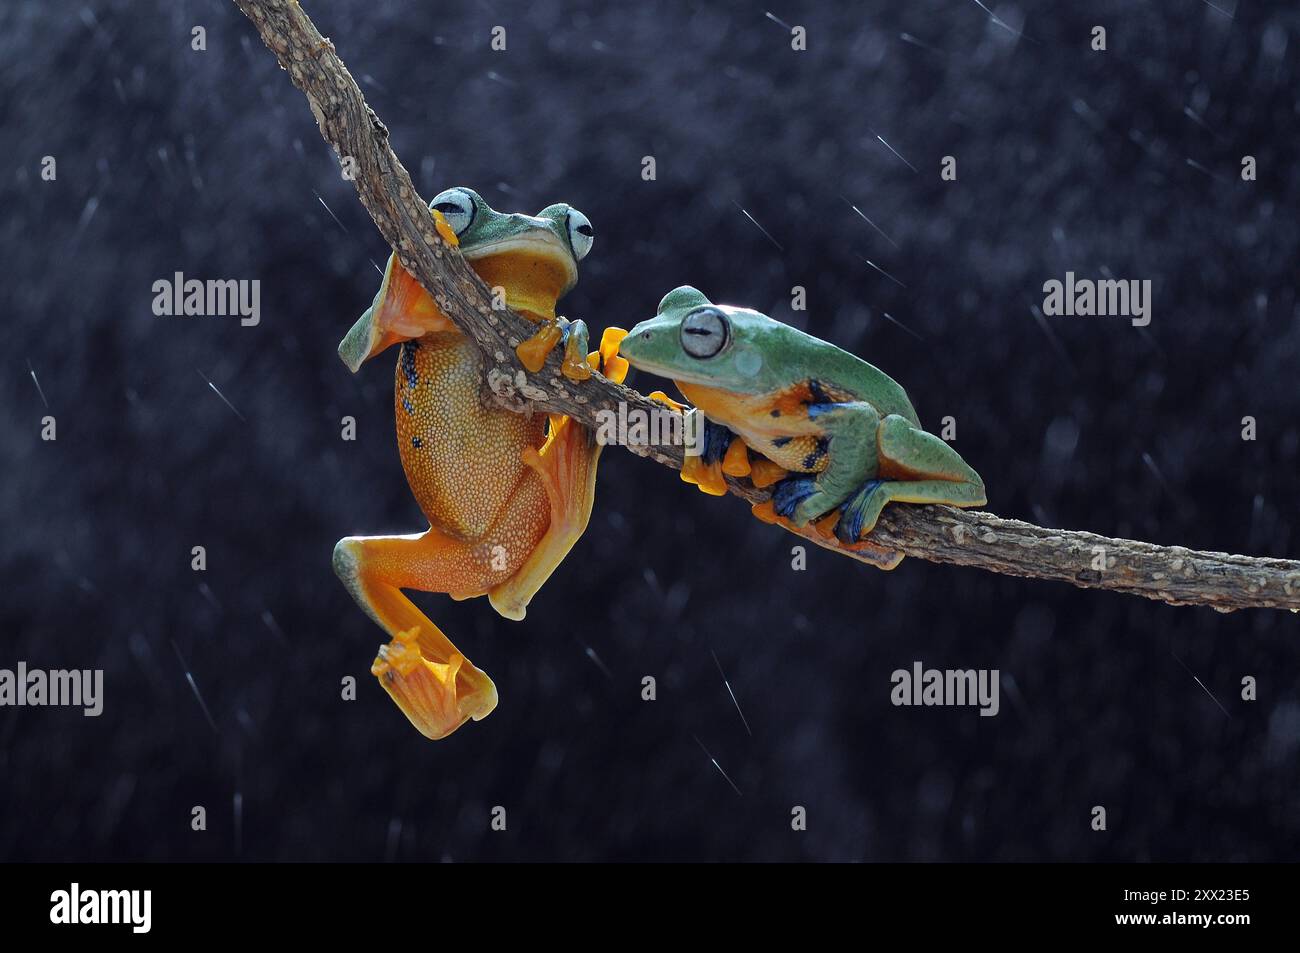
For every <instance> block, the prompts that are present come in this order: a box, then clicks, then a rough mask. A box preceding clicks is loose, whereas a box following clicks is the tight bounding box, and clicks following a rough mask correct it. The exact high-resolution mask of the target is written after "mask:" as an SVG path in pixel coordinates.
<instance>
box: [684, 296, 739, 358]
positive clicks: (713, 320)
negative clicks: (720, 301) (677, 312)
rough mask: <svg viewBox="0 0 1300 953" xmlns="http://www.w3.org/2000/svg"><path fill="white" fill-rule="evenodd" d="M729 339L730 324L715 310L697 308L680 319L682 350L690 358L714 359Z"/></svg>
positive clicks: (723, 315) (725, 317) (724, 316)
mask: <svg viewBox="0 0 1300 953" xmlns="http://www.w3.org/2000/svg"><path fill="white" fill-rule="evenodd" d="M730 338H731V323H730V322H729V321H728V320H727V316H726V315H725V314H723V313H722V312H721V311H719V310H718V309H717V308H697V309H695V310H694V311H692V312H691V313H690V314H688V315H687V316H686V317H684V318H683V319H682V331H681V339H682V350H683V351H685V352H686V353H687V354H689V355H690V356H691V357H698V358H709V357H715V356H717V355H718V354H720V353H721V352H722V349H723V348H725V347H726V346H727V342H728V341H729V340H730Z"/></svg>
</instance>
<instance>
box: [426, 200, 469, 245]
mask: <svg viewBox="0 0 1300 953" xmlns="http://www.w3.org/2000/svg"><path fill="white" fill-rule="evenodd" d="M429 208H431V209H436V210H437V211H439V212H441V213H442V217H443V218H445V219H446V220H447V224H448V225H450V226H451V230H452V231H453V232H455V233H456V236H457V237H460V236H461V235H463V234H465V229H467V228H469V226H470V223H472V222H473V221H474V211H475V209H474V200H473V199H472V198H470V196H469V193H468V192H467V191H465V190H464V189H448V190H447V191H446V192H439V193H438V194H437V195H435V196H434V197H433V201H432V202H430V203H429Z"/></svg>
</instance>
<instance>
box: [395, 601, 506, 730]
mask: <svg viewBox="0 0 1300 953" xmlns="http://www.w3.org/2000/svg"><path fill="white" fill-rule="evenodd" d="M419 636H420V629H419V627H418V626H417V627H413V628H410V629H407V630H405V631H403V632H398V633H397V634H396V635H395V636H393V639H392V641H391V642H389V643H388V644H387V645H384V646H381V647H380V649H379V654H378V655H377V656H375V661H374V664H372V665H371V666H370V673H371V674H372V675H374V676H375V677H376V678H378V679H379V684H380V685H382V686H383V687H384V691H386V692H388V694H389V697H391V698H392V699H393V701H394V702H396V703H397V706H398V707H399V708H401V709H402V712H403V714H405V715H406V717H407V718H408V719H410V722H411V724H413V725H414V726H415V727H416V728H417V729H418V730H419V731H420V733H421V734H422V735H424V736H425V737H426V738H429V739H431V740H433V741H437V740H438V739H439V738H445V737H447V735H449V734H451V733H452V732H453V731H455V730H456V729H457V728H459V727H460V726H461V725H463V724H465V722H467V721H469V720H470V719H471V718H472V719H473V720H474V721H479V720H480V719H483V718H486V717H487V716H488V715H489V714H491V712H492V710H493V709H494V708H496V706H497V689H496V686H495V685H494V684H492V679H490V678H488V677H487V675H486V674H485V673H483V672H482V671H480V670H479V669H477V668H475V667H474V666H473V665H472V664H470V662H469V660H468V659H466V658H465V656H464V655H461V654H460V653H459V652H455V653H453V654H452V655H451V656H450V657H449V658H448V659H447V661H445V662H435V661H430V660H429V659H427V658H425V657H424V655H423V654H422V653H421V651H420V644H419Z"/></svg>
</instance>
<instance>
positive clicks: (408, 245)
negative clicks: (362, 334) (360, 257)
mask: <svg viewBox="0 0 1300 953" xmlns="http://www.w3.org/2000/svg"><path fill="white" fill-rule="evenodd" d="M234 2H235V3H236V5H237V6H238V7H239V8H240V10H242V11H243V13H244V14H245V15H246V16H247V17H248V18H249V19H250V20H251V21H252V23H253V25H254V26H255V27H256V29H257V31H258V33H259V34H260V35H261V37H262V39H263V41H264V42H265V43H266V45H267V47H269V48H270V49H271V51H272V52H274V53H275V55H276V57H277V58H278V60H279V62H280V65H281V66H282V67H283V68H284V69H285V70H287V71H288V73H289V76H290V78H291V79H292V80H293V83H294V85H295V86H297V87H298V89H300V90H302V92H303V93H304V94H305V95H306V97H307V101H308V104H309V105H310V106H311V110H312V113H313V114H314V115H315V117H316V123H317V125H318V126H319V127H320V132H321V135H322V136H323V137H324V139H325V141H326V142H328V143H329V144H330V145H332V146H333V147H334V149H335V151H336V152H337V153H338V154H339V156H340V160H342V158H343V157H351V158H352V159H353V160H354V162H355V170H356V172H355V178H354V179H353V181H354V184H355V185H356V187H357V192H358V194H359V195H360V197H361V201H362V203H363V204H364V205H365V207H366V209H367V211H369V213H370V216H371V218H373V219H374V222H375V225H376V226H378V228H379V231H380V234H382V235H383V236H384V240H385V241H386V242H388V244H389V245H391V246H392V247H393V249H394V250H395V251H396V253H397V257H398V259H399V260H400V261H401V263H402V265H403V266H404V267H405V268H406V270H407V271H409V272H410V273H411V274H412V275H413V276H414V277H415V278H416V279H417V280H418V281H419V282H420V284H421V285H423V286H424V288H425V289H427V290H428V291H429V293H430V294H432V295H433V297H434V299H435V300H436V301H437V302H438V306H439V307H440V308H442V310H443V311H444V312H445V313H446V314H447V315H448V316H449V317H450V318H451V319H452V320H453V321H455V322H456V324H457V326H459V327H460V328H461V329H462V330H463V331H464V332H465V333H466V334H468V335H469V336H470V337H471V338H472V339H473V340H474V341H475V342H476V343H477V344H478V346H479V348H480V349H481V350H482V352H483V355H484V358H485V360H484V374H485V379H484V387H485V388H486V389H487V390H489V391H490V392H491V394H492V396H493V398H494V399H495V400H496V401H497V402H498V403H501V404H502V405H503V406H506V407H509V408H511V409H513V410H517V411H520V412H552V413H563V414H567V415H569V416H571V417H573V418H575V419H576V420H579V421H581V422H583V423H585V424H587V425H588V426H591V427H595V426H596V425H597V423H598V421H597V417H596V414H597V412H598V411H600V410H602V409H604V410H611V411H617V408H618V406H619V405H620V404H621V403H622V404H626V406H627V408H628V410H633V409H638V408H639V409H641V410H643V411H646V412H647V413H656V412H657V413H662V412H663V407H662V406H661V405H659V404H657V403H654V402H652V401H650V400H649V399H647V398H646V397H643V396H642V395H641V394H638V393H637V392H636V391H634V390H632V389H630V388H628V387H624V386H622V385H619V384H614V383H613V382H611V381H609V380H607V379H605V378H604V377H602V376H600V375H598V374H597V375H593V376H592V378H591V379H590V380H588V381H585V382H582V383H574V382H572V381H570V380H568V379H567V378H565V377H564V376H562V375H561V373H560V355H559V353H558V351H557V352H556V353H554V354H552V355H551V357H550V358H549V359H548V360H547V363H546V366H545V367H543V368H542V370H541V372H540V373H537V374H529V373H527V372H526V371H525V370H524V368H523V366H522V365H521V364H520V363H519V361H518V359H517V358H516V356H515V352H514V348H515V346H516V345H517V344H519V343H520V342H521V341H523V340H525V339H526V338H528V337H529V336H530V335H531V334H532V332H533V330H534V329H535V325H533V324H532V323H531V322H529V321H528V320H527V319H525V318H523V317H521V316H520V315H518V314H515V313H514V312H511V311H506V310H494V309H493V308H492V304H491V295H490V292H489V290H488V288H487V287H486V286H485V285H484V284H483V282H482V281H481V280H480V279H479V278H478V276H477V275H476V274H474V272H473V271H472V270H471V269H470V268H469V266H468V265H466V264H465V261H464V259H463V258H462V257H461V255H460V253H459V251H457V250H456V249H454V248H452V247H451V246H449V245H448V244H447V243H446V242H444V241H443V240H442V238H441V237H439V236H438V234H437V232H436V230H435V228H434V222H433V219H432V217H431V216H430V214H429V212H428V207H427V203H426V202H425V200H424V199H422V198H421V197H420V196H419V195H418V194H417V193H416V191H415V187H414V185H413V184H412V182H411V177H410V175H408V174H407V171H406V169H405V168H404V167H403V166H402V163H401V162H400V161H399V160H398V158H397V156H396V155H395V154H394V153H393V150H392V149H391V148H390V147H389V144H388V130H387V128H386V127H385V126H384V124H383V123H382V122H381V121H380V120H379V117H378V116H376V115H375V113H374V112H373V110H371V109H370V107H369V106H368V105H367V104H366V101H365V98H364V97H363V96H362V94H361V90H360V88H359V87H358V86H357V84H356V82H355V80H353V78H352V75H351V74H350V73H349V72H348V70H347V68H346V67H345V66H344V65H343V62H342V60H340V59H339V57H338V55H337V53H336V51H335V49H334V44H333V43H332V42H330V41H329V40H328V39H326V38H324V37H322V36H321V35H320V32H319V31H318V30H317V29H316V27H315V25H314V24H313V23H312V22H311V20H310V19H309V18H308V16H307V14H306V13H305V12H304V11H303V10H302V8H301V6H300V5H299V4H298V3H297V2H296V0H234ZM627 448H628V449H629V450H631V451H632V452H634V453H637V454H639V455H641V456H646V457H650V458H652V459H654V460H655V461H657V462H659V463H662V464H664V465H665V466H669V467H673V468H675V469H680V468H681V465H682V459H683V450H682V448H681V447H680V446H669V445H658V446H647V445H632V444H629V445H627ZM728 488H729V490H730V492H731V493H733V494H735V495H737V496H739V497H741V498H743V499H745V500H747V501H749V502H750V503H759V502H762V501H764V500H766V499H767V498H768V496H769V494H768V492H767V491H766V490H759V489H757V488H755V487H753V486H752V485H750V484H749V483H748V481H737V480H734V479H729V480H728ZM801 537H802V538H804V539H807V540H808V541H809V542H813V543H815V544H817V545H819V546H823V547H825V548H827V549H831V550H834V551H836V552H839V553H842V554H843V555H846V556H849V557H851V558H854V559H857V560H859V561H862V562H867V563H871V562H873V559H872V557H871V554H870V553H863V552H855V551H851V550H848V549H846V548H844V547H842V546H840V545H839V544H838V543H837V541H836V540H835V539H833V538H832V539H824V538H822V537H821V536H820V535H818V534H816V533H814V532H809V533H807V534H801ZM871 539H872V541H874V542H875V543H877V544H879V545H880V546H882V547H884V548H886V549H890V550H897V551H898V552H902V553H904V554H906V555H908V556H914V557H918V558H920V559H927V560H930V561H932V562H943V563H955V564H957V565H963V566H976V567H979V568H980V569H986V570H989V571H991V572H998V573H1004V574H1006V575H1012V576H1027V577H1033V578H1036V579H1051V580H1057V581H1060V582H1068V583H1070V584H1072V585H1075V586H1080V587H1085V588H1096V589H1110V590H1114V591H1118V592H1127V593H1131V594H1133V595H1138V596H1143V597H1145V598H1148V599H1155V600H1159V601H1163V602H1167V603H1170V604H1171V605H1206V606H1212V607H1213V608H1215V609H1218V610H1220V611H1225V612H1226V611H1231V610H1233V609H1244V608H1251V607H1258V608H1287V609H1291V610H1293V611H1300V562H1296V561H1293V560H1285V559H1264V558H1258V557H1252V556H1235V555H1229V554H1227V553H1209V552H1196V551H1193V550H1188V549H1184V548H1182V547H1178V546H1155V545H1152V544H1151V543H1144V542H1138V541H1135V540H1127V539H1110V538H1107V537H1104V536H1097V535H1095V534H1093V533H1085V532H1078V531H1070V530H1057V529H1046V528H1043V527H1040V526H1034V525H1032V524H1030V523H1023V522H1020V521H1019V520H1007V519H1002V518H1000V517H997V516H994V515H993V514H991V513H985V512H972V511H963V510H958V509H955V508H953V507H949V506H906V505H897V504H894V505H891V506H889V507H887V508H886V510H885V512H884V514H883V515H882V516H881V518H880V522H879V524H878V525H877V527H876V529H875V531H874V532H873V533H872V536H871ZM1102 566H1104V568H1100V567H1102Z"/></svg>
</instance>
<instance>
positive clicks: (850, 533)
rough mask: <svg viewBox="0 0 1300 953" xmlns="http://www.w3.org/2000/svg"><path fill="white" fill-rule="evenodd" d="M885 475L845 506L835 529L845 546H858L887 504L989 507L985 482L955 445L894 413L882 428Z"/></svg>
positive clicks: (878, 438) (880, 440) (880, 448)
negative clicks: (985, 493) (942, 504)
mask: <svg viewBox="0 0 1300 953" xmlns="http://www.w3.org/2000/svg"><path fill="white" fill-rule="evenodd" d="M876 444H877V449H878V451H879V456H880V464H879V473H878V475H877V477H876V478H874V479H871V480H868V481H867V482H866V483H864V484H863V485H862V487H861V488H860V489H859V490H858V491H857V493H855V494H854V495H853V496H852V497H850V498H849V500H848V501H847V502H845V504H844V506H843V509H842V510H841V513H840V519H839V522H838V523H837V524H836V525H835V535H836V536H837V537H839V539H840V541H841V542H844V543H854V542H857V541H858V540H859V539H860V538H861V537H862V536H865V535H866V534H867V533H870V532H871V530H872V529H874V528H875V525H876V520H878V519H879V518H880V511H881V510H882V509H884V507H885V504H886V503H947V504H950V505H952V506H983V505H984V504H985V503H987V502H988V500H987V498H986V497H985V495H984V481H983V480H982V479H980V475H979V474H978V473H976V472H975V471H974V470H973V469H971V467H970V465H969V464H967V463H966V461H965V460H963V459H962V458H961V455H960V454H959V453H957V451H956V450H954V449H953V448H952V447H951V446H949V445H948V444H947V443H946V442H945V441H943V440H941V439H940V438H938V437H936V436H935V435H934V434H932V433H928V432H926V431H924V430H920V429H918V428H917V427H915V426H913V425H912V424H911V423H910V422H909V421H908V420H907V419H905V418H903V417H900V416H898V415H897V414H890V415H889V416H887V417H885V418H884V419H883V420H881V422H880V426H879V427H878V428H877V429H876Z"/></svg>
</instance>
